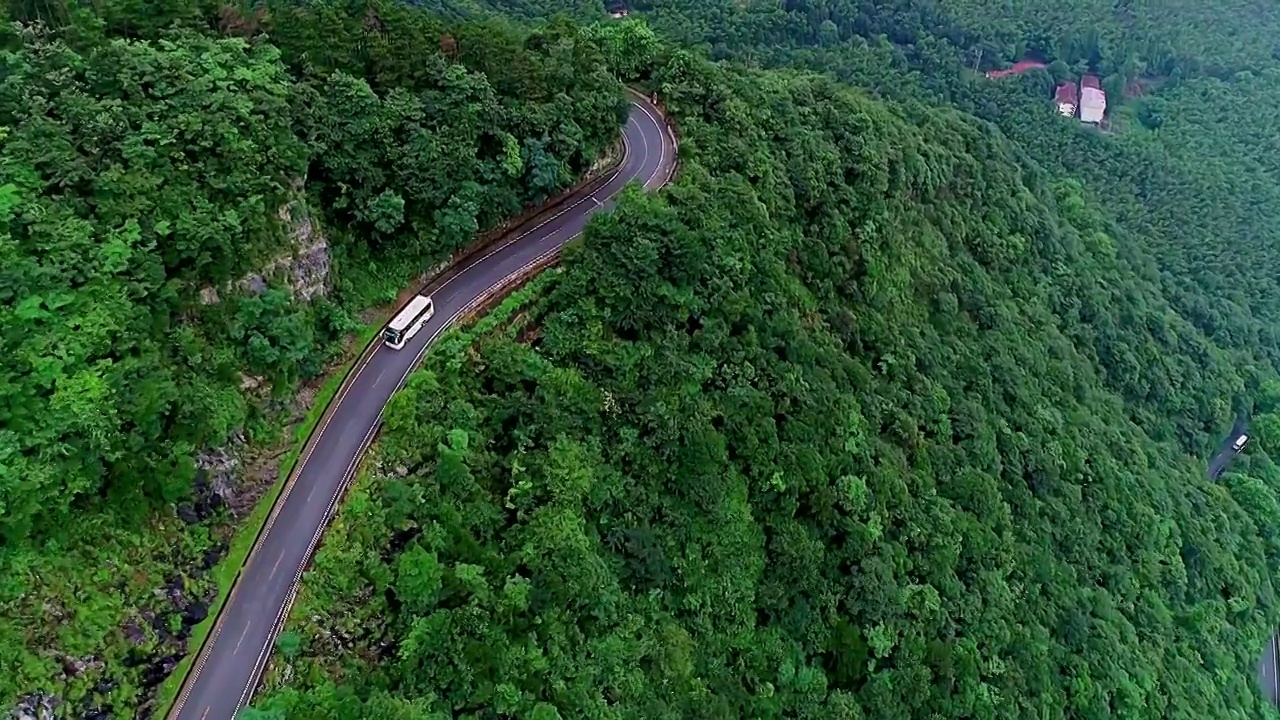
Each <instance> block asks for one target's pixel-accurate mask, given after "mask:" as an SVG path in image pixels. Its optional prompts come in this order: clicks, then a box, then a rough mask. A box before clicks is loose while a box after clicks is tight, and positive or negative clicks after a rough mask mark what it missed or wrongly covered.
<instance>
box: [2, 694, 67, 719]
mask: <svg viewBox="0 0 1280 720" xmlns="http://www.w3.org/2000/svg"><path fill="white" fill-rule="evenodd" d="M61 704H62V700H61V699H60V698H58V697H56V696H54V695H46V694H45V693H42V692H38V693H32V694H30V695H28V696H26V697H24V698H22V699H21V700H19V701H18V704H17V705H16V706H14V708H13V712H12V713H10V715H11V716H12V717H13V720H53V718H54V711H55V710H57V709H58V706H59V705H61Z"/></svg>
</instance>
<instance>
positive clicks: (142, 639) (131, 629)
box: [120, 611, 150, 647]
mask: <svg viewBox="0 0 1280 720" xmlns="http://www.w3.org/2000/svg"><path fill="white" fill-rule="evenodd" d="M144 612H146V611H144ZM146 614H150V613H146ZM144 619H145V620H147V621H148V622H150V619H149V618H144ZM120 632H121V633H122V634H123V635H124V639H125V640H127V641H128V642H129V644H130V645H132V646H134V647H142V646H143V645H146V644H147V631H146V630H143V629H142V626H141V625H139V624H138V623H136V622H134V621H133V620H126V621H125V623H124V627H122V628H120Z"/></svg>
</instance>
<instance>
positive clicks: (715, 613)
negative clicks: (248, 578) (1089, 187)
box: [257, 50, 1280, 720]
mask: <svg viewBox="0 0 1280 720" xmlns="http://www.w3.org/2000/svg"><path fill="white" fill-rule="evenodd" d="M648 76H649V77H650V78H651V80H652V82H653V84H654V87H655V89H656V90H657V91H658V93H659V95H660V97H661V98H662V99H663V100H664V102H665V103H666V105H667V107H668V109H669V110H670V111H671V112H672V113H673V115H674V117H675V118H676V120H677V122H678V125H679V128H680V131H681V148H682V149H681V152H682V158H681V159H682V166H681V175H680V178H679V180H678V181H677V183H676V184H675V186H674V187H672V188H671V189H670V190H668V191H665V192H663V193H661V194H658V195H642V194H640V193H639V192H632V193H631V194H629V195H627V196H626V197H624V199H623V200H622V202H621V203H620V204H619V206H618V209H617V211H616V212H614V213H612V214H609V215H605V216H600V217H597V218H596V219H594V220H593V221H592V223H591V224H590V225H589V227H588V230H587V233H586V237H585V239H584V241H583V243H582V244H581V246H580V247H579V248H577V249H576V251H575V252H573V253H571V254H569V255H568V256H567V257H566V259H565V261H564V270H563V272H562V273H561V274H560V275H559V276H557V277H556V278H554V279H553V280H549V281H548V285H549V286H550V289H549V290H545V291H542V292H539V293H537V294H536V295H534V299H528V298H526V299H525V300H524V304H523V305H521V307H519V308H518V309H517V311H515V312H512V313H511V315H510V317H509V319H508V320H505V321H503V322H502V323H501V324H496V323H491V324H490V325H491V327H487V328H482V329H479V330H476V331H474V332H472V333H468V334H461V335H458V336H456V337H455V338H453V340H452V341H447V342H446V344H445V345H444V346H443V347H442V348H441V350H440V351H439V352H438V353H436V354H435V355H434V357H433V358H431V359H429V360H428V364H427V367H426V369H424V370H423V371H421V372H419V373H417V374H415V376H414V377H413V378H412V380H411V381H410V383H409V386H408V388H407V390H406V391H405V392H404V393H402V394H401V395H400V396H398V397H397V399H396V400H395V401H394V404H393V406H392V408H391V410H390V412H389V415H388V418H387V423H386V427H385V429H384V432H383V436H382V438H381V440H380V441H379V443H378V444H377V446H376V447H375V449H374V454H373V458H372V459H371V460H370V462H369V463H367V465H366V471H365V473H364V475H363V477H362V479H361V480H360V482H359V485H358V487H357V489H356V491H355V492H354V496H353V497H352V498H351V499H350V501H349V503H348V505H347V506H346V508H345V509H344V510H343V512H342V514H341V516H340V518H339V520H338V524H337V527H336V528H335V529H334V531H333V533H332V534H331V535H330V536H329V538H328V539H327V541H326V544H325V545H324V547H322V549H321V551H320V554H319V556H318V558H317V560H316V563H315V567H314V569H313V570H311V571H310V572H309V573H308V575H307V576H306V578H305V579H304V587H303V593H302V595H301V596H300V601H299V605H298V606H297V607H296V608H295V611H294V614H293V618H292V619H291V621H290V628H291V631H290V632H291V633H292V634H291V635H290V638H291V640H297V641H298V642H297V643H296V644H291V646H290V647H291V648H292V649H291V652H290V654H289V655H288V656H286V657H283V658H281V659H279V660H278V661H277V663H276V670H275V672H274V675H273V678H274V679H273V680H271V681H269V687H270V688H271V691H270V692H269V693H268V694H267V696H266V697H265V698H263V699H262V700H261V701H260V702H259V708H258V713H259V714H258V715H257V717H274V718H295V717H296V718H302V717H308V718H334V719H344V720H345V719H348V718H373V717H386V716H391V717H401V716H403V717H441V718H444V717H475V718H482V717H499V716H515V717H618V718H639V717H644V718H664V717H670V718H688V717H715V718H739V717H812V718H833V717H839V718H873V717H874V718H909V717H1003V718H1026V717H1044V718H1065V717H1080V718H1095V717H1096V718H1102V717H1113V716H1121V717H1149V718H1188V719H1190V718H1202V717H1243V716H1259V715H1261V714H1262V713H1263V712H1264V710H1263V705H1264V703H1265V701H1264V700H1263V699H1262V697H1261V696H1260V694H1258V693H1257V692H1256V690H1255V688H1254V685H1253V673H1252V665H1253V662H1254V659H1255V657H1256V651H1257V649H1258V648H1260V647H1261V646H1262V644H1263V642H1264V639H1265V638H1266V637H1267V635H1268V633H1269V630H1268V628H1269V627H1270V625H1271V624H1272V623H1274V621H1275V620H1276V617H1277V606H1276V597H1275V591H1274V587H1273V584H1272V581H1271V577H1272V574H1273V572H1274V571H1275V569H1276V568H1277V565H1278V561H1280V556H1278V555H1277V550H1280V546H1277V545H1276V544H1275V541H1274V535H1275V531H1274V526H1275V519H1276V516H1275V507H1276V506H1275V492H1276V490H1275V489H1276V487H1277V482H1280V475H1277V473H1276V469H1275V466H1274V465H1273V464H1272V463H1271V462H1270V460H1268V459H1267V455H1266V449H1268V448H1273V447H1274V446H1273V445H1271V444H1270V443H1267V444H1266V445H1265V446H1264V448H1263V449H1262V450H1259V451H1257V453H1256V456H1252V457H1253V458H1254V459H1251V460H1250V461H1249V468H1248V469H1249V474H1248V475H1232V476H1231V479H1229V480H1228V481H1227V482H1226V483H1225V484H1217V483H1215V482H1214V481H1212V480H1210V479H1209V478H1208V477H1207V476H1206V474H1205V471H1204V466H1203V464H1202V463H1201V462H1200V461H1198V460H1196V459H1195V458H1194V457H1192V456H1189V455H1187V454H1186V453H1185V450H1184V447H1183V444H1182V443H1183V442H1184V441H1188V438H1197V437H1199V436H1200V435H1202V434H1205V433H1207V432H1208V429H1209V428H1210V427H1211V426H1213V425H1215V424H1221V423H1222V422H1224V421H1228V420H1229V419H1230V412H1231V398H1232V393H1234V392H1242V391H1243V390H1244V388H1245V387H1246V385H1250V384H1252V383H1263V384H1266V383H1270V382H1273V381H1274V380H1273V379H1274V373H1273V372H1272V371H1270V370H1267V369H1263V368H1260V367H1254V368H1236V367H1234V366H1232V365H1231V364H1230V363H1228V362H1227V361H1226V359H1227V358H1228V357H1231V353H1232V352H1233V351H1232V350H1230V349H1226V348H1223V347H1221V346H1219V345H1218V344H1216V342H1215V339H1214V338H1213V337H1211V336H1209V335H1208V334H1206V333H1205V332H1204V331H1203V330H1201V329H1200V328H1199V327H1197V325H1196V323H1195V322H1193V321H1192V320H1191V319H1188V318H1186V317H1184V316H1183V315H1182V314H1180V312H1179V309H1178V307H1177V305H1176V303H1175V302H1172V301H1171V300H1170V299H1169V298H1168V297H1167V296H1166V295H1165V292H1164V285H1163V282H1162V281H1163V278H1162V276H1161V273H1160V272H1159V271H1157V270H1156V269H1155V265H1154V262H1153V260H1152V258H1151V256H1150V255H1148V254H1147V253H1146V251H1145V250H1144V249H1143V248H1142V247H1141V246H1136V245H1126V244H1122V243H1121V242H1120V241H1119V240H1118V239H1117V237H1116V235H1117V233H1118V232H1120V231H1118V230H1117V226H1116V225H1115V224H1114V222H1113V221H1112V220H1111V219H1110V218H1109V217H1108V215H1107V214H1106V212H1105V210H1104V208H1103V207H1102V206H1099V205H1098V204H1096V203H1095V202H1094V201H1093V200H1092V199H1091V197H1090V196H1089V193H1088V192H1087V191H1086V190H1085V188H1084V187H1083V186H1082V184H1081V183H1080V182H1079V181H1076V180H1073V179H1070V178H1067V177H1062V176H1059V175H1057V174H1056V173H1053V172H1047V171H1046V170H1044V169H1042V168H1041V167H1039V166H1038V165H1037V164H1036V163H1035V162H1034V161H1033V160H1032V159H1031V158H1029V157H1028V156H1027V155H1026V154H1025V153H1024V152H1022V151H1021V150H1020V149H1019V148H1018V146H1016V145H1014V144H1012V143H1011V142H1010V140H1009V139H1008V138H1006V137H1005V136H1004V135H1003V134H1001V133H1000V132H999V130H997V129H996V128H995V127H994V126H993V125H991V124H990V123H987V122H984V121H981V120H977V119H975V118H973V117H970V116H966V115H964V114H962V113H960V112H957V111H954V110H948V109H945V108H941V107H936V106H934V107H928V106H925V105H922V104H898V103H887V102H884V101H880V100H875V99H872V98H870V97H868V96H867V95H865V94H863V93H861V92H858V91H855V90H852V89H849V88H847V87H845V86H842V85H841V84H839V83H837V82H835V81H833V80H831V79H827V78H822V77H818V76H813V75H808V74H804V73H796V72H789V71H751V70H745V69H741V68H733V67H729V66H725V65H717V64H712V63H708V62H706V61H705V60H701V59H699V58H697V57H696V56H695V55H693V54H690V53H687V52H685V51H682V50H674V51H672V52H670V53H667V54H666V59H665V60H663V61H661V62H660V63H658V64H657V65H656V66H653V67H651V68H650V72H649V73H648ZM1125 237H1127V236H1125ZM1267 386H1268V387H1272V386H1271V385H1267ZM1253 387H1257V385H1253ZM1268 402H1271V401H1268ZM286 666H287V668H288V669H287V671H286V670H285V668H286Z"/></svg>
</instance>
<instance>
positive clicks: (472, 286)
mask: <svg viewBox="0 0 1280 720" xmlns="http://www.w3.org/2000/svg"><path fill="white" fill-rule="evenodd" d="M623 138H624V148H625V151H624V159H623V162H622V163H621V165H620V166H619V167H618V168H617V169H616V170H614V171H612V175H611V176H609V177H608V179H607V180H605V181H604V182H599V181H597V182H594V183H590V184H588V185H587V186H586V187H584V188H583V189H581V190H580V191H579V192H578V193H576V194H574V195H571V196H570V197H569V198H567V199H565V200H563V201H562V202H561V203H559V204H558V205H557V206H556V208H555V209H554V210H553V211H550V212H549V213H543V214H542V215H541V216H540V217H535V218H534V219H532V220H530V221H529V222H527V223H526V224H525V225H523V226H521V227H518V228H516V229H515V230H513V231H512V232H511V233H509V234H508V235H507V236H506V237H505V238H503V240H502V241H501V242H500V244H498V245H496V246H495V247H494V249H492V250H490V251H488V252H487V253H486V254H484V255H483V256H481V257H479V258H477V259H473V260H471V261H470V264H469V265H467V266H466V267H465V268H464V269H462V270H461V271H459V272H457V273H456V274H454V275H453V276H452V277H450V278H449V279H448V280H446V281H444V282H443V284H441V285H439V287H436V288H435V289H434V290H432V298H433V300H434V303H435V307H436V312H435V316H434V317H433V318H432V319H431V321H430V322H429V323H428V324H427V326H426V327H425V328H424V329H423V331H422V332H419V333H418V334H417V335H416V336H414V337H413V338H412V339H411V340H410V341H409V342H408V344H406V345H405V347H404V349H402V350H399V351H396V350H391V349H389V348H387V347H385V346H383V345H382V344H381V343H380V342H378V343H377V345H376V347H375V348H374V349H373V350H372V351H369V352H365V353H364V355H362V356H361V359H360V360H359V361H358V363H357V366H356V368H355V369H354V370H353V371H352V374H351V375H350V377H349V378H348V380H347V382H346V383H344V385H343V387H342V389H340V390H339V392H338V394H337V396H336V397H335V398H334V399H333V401H332V403H331V405H330V407H329V410H328V411H327V412H326V414H325V416H324V418H323V419H322V420H321V424H320V425H319V426H318V427H317V429H316V431H315V432H314V433H312V437H311V439H310V441H309V442H308V444H307V446H306V447H305V448H304V450H303V454H302V457H301V460H300V462H299V464H298V467H297V469H295V471H294V475H293V476H292V478H291V479H290V481H289V483H288V484H287V485H286V487H285V490H284V492H283V494H282V495H281V497H280V500H279V501H278V502H277V503H276V506H275V507H274V508H273V510H272V513H271V516H270V518H269V519H268V520H267V524H266V528H265V530H264V531H263V532H262V533H261V535H260V536H259V538H258V542H257V544H256V545H255V546H254V548H253V550H252V552H251V553H250V555H249V559H248V561H247V562H246V564H245V567H244V568H243V570H242V572H241V574H240V576H239V579H238V580H237V582H236V584H235V586H234V587H233V588H232V590H231V594H230V596H229V597H228V599H227V602H226V605H225V606H224V607H223V609H222V612H221V614H220V615H219V617H218V619H217V620H216V621H215V624H214V627H213V630H212V632H211V633H210V634H209V638H208V640H207V641H206V642H205V644H204V646H203V647H202V648H201V649H200V653H199V655H198V656H197V657H196V659H195V662H194V664H193V665H192V670H191V673H190V674H189V675H188V677H187V678H186V681H185V683H184V685H183V687H182V691H181V693H180V694H179V696H178V701H177V703H176V704H175V705H174V707H173V710H172V711H171V712H170V713H169V716H168V717H169V720H233V718H234V717H235V715H236V713H237V712H238V711H239V710H240V708H242V707H244V706H245V705H246V704H248V702H249V700H250V698H251V697H252V696H253V693H254V690H255V688H256V687H257V684H258V681H259V679H260V677H261V675H262V671H263V670H264V669H265V667H266V665H267V660H268V658H269V657H270V654H271V648H272V645H273V643H274V642H275V638H276V635H277V634H278V633H279V632H280V629H281V627H282V625H283V624H284V619H285V617H286V616H287V615H288V611H289V606H290V605H291V603H292V602H293V598H294V595H295V594H296V593H297V590H298V583H299V581H300V580H301V579H302V573H303V570H305V569H306V566H307V564H308V563H309V562H310V560H311V556H312V554H313V553H314V551H315V548H316V545H317V544H318V543H319V541H320V536H321V534H322V533H323V532H324V529H325V526H326V525H327V524H328V521H329V518H330V517H331V516H332V514H333V511H334V508H335V506H336V505H337V503H338V499H339V498H340V497H341V495H342V491H343V490H344V488H345V487H346V484H347V482H348V480H349V479H350V478H351V476H352V475H353V474H354V473H355V469H356V466H357V464H358V462H359V460H360V456H361V455H362V454H363V453H364V451H365V449H366V448H367V447H368V446H369V443H370V442H371V441H372V440H373V436H374V433H375V432H376V430H377V428H378V424H379V422H380V420H381V417H382V411H383V408H384V407H385V406H386V404H387V402H388V401H390V400H391V396H392V395H393V394H394V393H395V392H396V391H397V390H398V389H399V388H400V387H401V386H402V385H403V384H404V382H405V379H406V378H407V377H408V376H409V373H410V372H412V371H413V369H414V368H415V367H416V366H417V364H418V362H419V361H420V360H421V359H422V356H423V354H425V353H426V351H427V348H428V347H429V346H430V345H431V343H432V342H433V341H434V340H435V339H436V337H438V336H439V335H440V333H441V332H443V331H444V330H445V329H446V328H447V327H448V326H449V325H450V324H452V323H453V322H454V321H455V320H456V319H457V318H458V317H459V316H461V315H462V314H463V312H464V311H465V310H467V309H468V307H469V306H472V305H473V303H474V302H475V301H477V300H479V299H481V298H483V297H484V296H485V295H486V294H487V292H488V291H489V290H490V289H492V288H495V287H497V286H500V285H502V284H503V283H504V281H506V280H507V279H508V278H511V277H513V276H515V275H517V274H519V273H521V272H522V271H524V270H525V269H527V268H529V267H530V266H532V265H534V264H536V263H538V262H541V261H543V260H545V259H546V258H547V257H548V256H549V255H551V254H553V253H555V252H556V251H557V250H559V249H560V248H561V247H563V246H564V244H565V243H567V242H569V241H570V240H572V239H573V238H575V237H577V236H578V235H579V234H580V233H581V232H582V230H583V228H584V227H585V226H586V224H587V220H588V219H590V217H591V216H592V215H593V214H595V213H597V212H600V211H602V210H605V209H607V208H609V207H611V206H612V204H613V203H612V199H613V198H614V197H615V196H616V195H617V194H618V193H619V192H620V191H621V190H622V189H623V187H625V186H626V185H627V184H628V183H629V182H631V181H633V180H635V181H639V182H641V183H642V184H643V186H644V188H645V189H646V190H651V189H653V188H657V187H660V186H661V185H663V184H665V183H666V182H667V181H668V180H670V177H671V174H672V172H673V170H674V168H675V157H676V146H675V137H674V135H673V134H672V133H671V131H670V130H669V129H668V127H667V125H666V123H665V122H664V121H663V119H662V117H661V114H660V113H659V111H658V109H657V108H656V107H655V106H654V105H653V104H651V103H650V102H648V101H647V100H646V99H644V98H643V97H641V96H639V95H638V94H634V95H633V96H632V108H631V115H630V117H629V118H628V120H627V124H626V126H625V128H624V129H623Z"/></svg>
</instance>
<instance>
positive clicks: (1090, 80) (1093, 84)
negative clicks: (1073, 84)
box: [1080, 75, 1102, 90]
mask: <svg viewBox="0 0 1280 720" xmlns="http://www.w3.org/2000/svg"><path fill="white" fill-rule="evenodd" d="M1080 87H1087V88H1093V89H1094V90H1101V89H1102V85H1100V84H1099V83H1098V76H1097V75H1085V76H1084V77H1082V78H1080Z"/></svg>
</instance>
